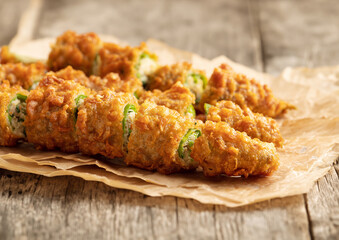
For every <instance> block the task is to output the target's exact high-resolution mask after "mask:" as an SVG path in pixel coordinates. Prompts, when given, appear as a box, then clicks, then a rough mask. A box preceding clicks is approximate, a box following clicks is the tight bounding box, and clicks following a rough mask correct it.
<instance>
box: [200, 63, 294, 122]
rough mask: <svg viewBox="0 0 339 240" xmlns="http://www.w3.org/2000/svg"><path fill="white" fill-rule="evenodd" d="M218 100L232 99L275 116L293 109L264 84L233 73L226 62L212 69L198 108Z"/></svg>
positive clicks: (259, 111) (239, 103)
mask: <svg viewBox="0 0 339 240" xmlns="http://www.w3.org/2000/svg"><path fill="white" fill-rule="evenodd" d="M220 100H230V101H233V102H235V103H236V104H238V105H240V107H244V106H247V107H249V108H250V109H251V110H252V111H253V112H258V113H262V114H264V115H265V116H269V117H277V116H279V115H282V114H284V113H285V112H286V111H287V110H289V109H295V107H294V106H292V105H290V104H288V103H286V102H284V101H282V100H279V99H277V98H276V97H274V96H273V93H272V91H271V89H269V88H268V87H267V86H266V85H261V84H259V83H258V82H257V81H255V80H254V79H249V78H247V77H246V76H245V75H243V74H238V73H235V72H234V71H233V70H232V69H231V68H230V67H229V66H228V65H226V64H222V65H221V66H220V67H219V68H215V69H214V72H213V74H212V76H211V78H210V80H209V82H208V85H207V89H206V90H205V91H204V93H203V96H202V99H201V102H200V105H199V109H200V110H201V111H203V107H204V103H209V104H212V105H215V104H216V102H217V101H220Z"/></svg>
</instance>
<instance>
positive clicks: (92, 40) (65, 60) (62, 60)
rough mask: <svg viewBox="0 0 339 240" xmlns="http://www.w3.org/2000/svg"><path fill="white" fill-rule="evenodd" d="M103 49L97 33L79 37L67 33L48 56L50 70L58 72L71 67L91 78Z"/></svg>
mask: <svg viewBox="0 0 339 240" xmlns="http://www.w3.org/2000/svg"><path fill="white" fill-rule="evenodd" d="M101 47H102V42H101V40H100V38H99V37H98V36H97V35H96V34H95V33H86V34H79V35H78V34H76V33H75V32H73V31H66V32H65V33H64V34H62V35H61V36H59V37H58V38H57V40H56V43H55V44H54V45H52V49H51V52H50V53H49V56H48V67H49V70H52V71H58V70H60V69H63V68H65V67H67V66H68V65H70V66H72V67H73V68H74V69H78V70H82V71H83V72H84V73H85V74H86V75H87V76H89V75H91V74H92V73H93V68H94V67H95V61H96V57H97V55H98V52H99V49H100V48H101Z"/></svg>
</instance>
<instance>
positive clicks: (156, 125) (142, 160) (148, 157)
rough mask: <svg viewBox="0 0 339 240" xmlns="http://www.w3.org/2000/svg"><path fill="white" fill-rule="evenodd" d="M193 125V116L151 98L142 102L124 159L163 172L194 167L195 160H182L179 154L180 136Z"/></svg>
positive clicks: (132, 163)
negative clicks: (159, 104)
mask: <svg viewBox="0 0 339 240" xmlns="http://www.w3.org/2000/svg"><path fill="white" fill-rule="evenodd" d="M194 127H195V124H194V120H193V119H191V118H186V117H183V116H181V115H180V114H179V113H178V112H177V111H175V110H172V109H169V108H166V107H164V106H158V105H156V104H155V103H153V102H151V101H146V102H144V103H143V104H142V105H141V106H140V109H139V112H138V114H137V116H136V118H135V122H134V127H133V131H132V133H131V135H130V138H129V143H128V154H127V157H126V159H125V162H126V163H127V164H128V165H131V166H135V167H139V168H142V169H148V170H157V171H158V172H160V173H163V174H170V173H174V172H180V171H187V170H194V169H196V167H197V163H196V162H194V161H184V160H183V159H182V158H180V157H179V155H178V147H179V143H180V141H181V139H182V138H183V137H184V135H185V134H186V133H187V131H188V130H189V129H190V128H194Z"/></svg>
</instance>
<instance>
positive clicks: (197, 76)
mask: <svg viewBox="0 0 339 240" xmlns="http://www.w3.org/2000/svg"><path fill="white" fill-rule="evenodd" d="M187 77H192V78H193V81H194V83H199V82H200V81H202V87H203V89H205V88H206V85H207V78H206V76H205V75H203V74H200V73H191V74H189V75H188V76H187Z"/></svg>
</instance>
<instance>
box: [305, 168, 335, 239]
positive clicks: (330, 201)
mask: <svg viewBox="0 0 339 240" xmlns="http://www.w3.org/2000/svg"><path fill="white" fill-rule="evenodd" d="M306 201H307V207H308V213H309V215H310V220H311V226H312V228H311V231H312V236H313V237H314V239H338V237H339V165H338V164H336V165H335V166H334V167H333V168H332V169H331V171H330V172H329V173H328V174H327V175H326V176H325V177H324V178H321V179H320V180H319V181H318V182H317V184H316V185H315V187H314V188H313V189H312V190H311V191H310V192H309V193H308V194H307V195H306Z"/></svg>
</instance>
